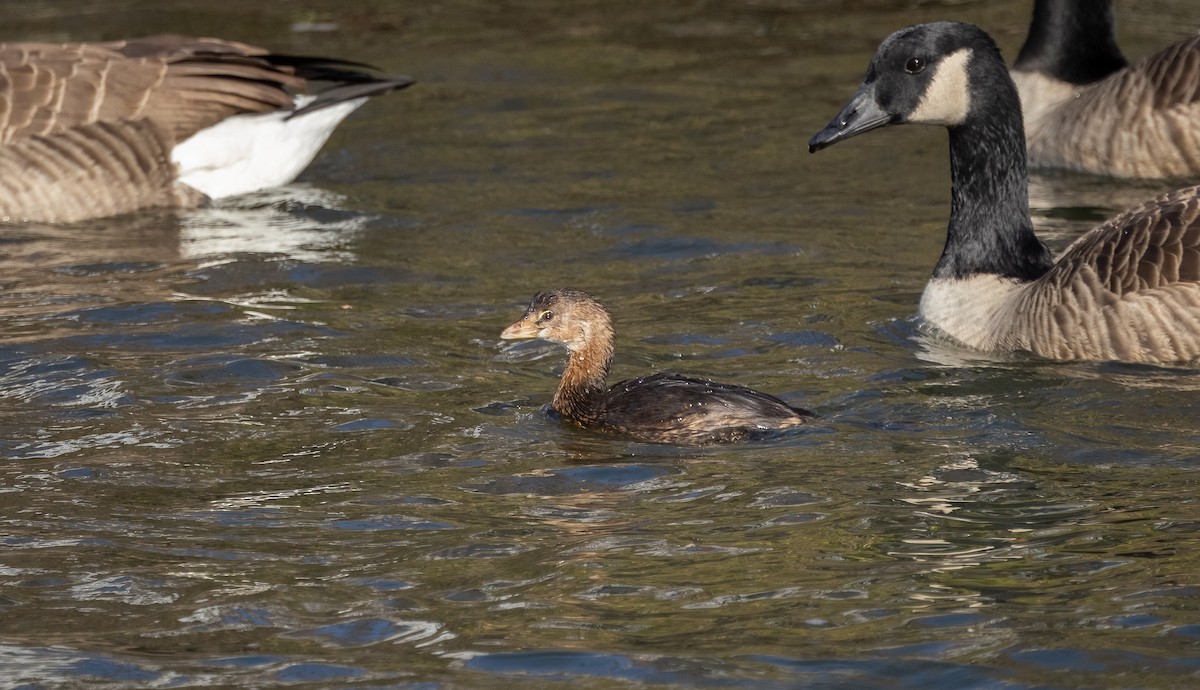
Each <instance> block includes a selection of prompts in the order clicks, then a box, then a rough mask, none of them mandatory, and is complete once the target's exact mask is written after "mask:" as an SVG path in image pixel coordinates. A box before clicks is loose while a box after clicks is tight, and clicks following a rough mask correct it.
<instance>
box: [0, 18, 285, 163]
mask: <svg viewBox="0 0 1200 690" xmlns="http://www.w3.org/2000/svg"><path fill="white" fill-rule="evenodd" d="M304 83H305V80H304V79H303V78H302V77H299V76H297V75H296V74H295V69H294V68H293V67H292V66H290V65H286V64H285V65H276V64H273V63H272V62H271V56H270V54H269V53H267V51H265V50H263V49H261V48H255V47H253V46H249V45H245V44H241V43H235V42H232V41H222V40H217V39H194V38H187V37H183V36H171V35H164V36H151V37H147V38H141V39H133V40H128V41H114V42H109V43H71V44H48V43H4V44H0V103H2V106H3V107H2V108H0V143H8V142H10V141H13V140H17V139H21V138H25V137H30V136H50V135H55V134H58V133H60V132H63V131H66V130H68V129H71V128H73V127H77V126H79V125H83V124H89V123H92V122H121V121H127V120H138V119H149V120H153V121H154V122H156V123H158V124H159V125H160V126H161V127H163V129H164V131H165V132H166V133H168V134H170V135H171V136H172V138H173V139H174V140H176V141H178V140H180V139H182V138H184V137H186V136H188V135H190V134H192V133H194V132H196V131H198V130H200V129H203V128H205V127H208V126H210V125H212V124H215V123H217V122H219V121H221V120H222V119H224V118H226V117H229V116H230V115H234V114H236V113H240V112H268V111H271V110H277V109H281V108H290V107H291V106H292V96H291V93H292V91H295V90H301V89H303V87H304Z"/></svg>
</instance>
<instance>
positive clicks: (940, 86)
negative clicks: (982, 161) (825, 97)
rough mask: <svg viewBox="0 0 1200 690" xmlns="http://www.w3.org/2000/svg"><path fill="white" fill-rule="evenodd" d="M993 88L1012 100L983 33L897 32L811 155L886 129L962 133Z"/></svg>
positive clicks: (930, 28)
mask: <svg viewBox="0 0 1200 690" xmlns="http://www.w3.org/2000/svg"><path fill="white" fill-rule="evenodd" d="M983 54H987V56H988V57H986V58H984V59H980V58H981V56H982V55H983ZM997 64H998V65H999V74H997V68H996V65H997ZM1006 83H1007V86H1006ZM993 87H996V88H999V89H1001V90H1003V89H1005V88H1007V90H1008V91H1010V92H1012V96H1011V97H1012V98H1013V99H1015V98H1016V94H1015V90H1014V89H1013V87H1012V86H1011V80H1009V79H1008V76H1007V73H1006V72H1005V71H1004V63H1003V60H1002V59H1001V58H1000V53H999V49H998V48H996V44H995V43H994V42H993V41H992V39H991V38H990V37H989V36H988V35H987V34H986V33H984V31H983V30H981V29H979V28H978V27H975V26H972V25H970V24H961V23H957V22H936V23H932V24H921V25H918V26H910V27H908V28H905V29H900V30H899V31H897V32H895V33H893V34H892V35H891V36H888V37H887V39H885V40H884V41H883V43H882V44H880V46H879V49H878V50H877V51H876V52H875V56H874V57H873V58H872V59H871V64H870V66H869V67H868V69H867V75H866V77H865V78H864V79H863V82H862V84H861V85H860V86H859V87H858V91H857V92H856V93H855V94H854V97H853V98H851V99H850V102H849V103H847V104H846V105H845V107H843V108H842V110H841V112H839V113H838V114H837V116H835V117H834V118H833V120H831V121H830V122H829V124H828V125H826V126H825V128H824V129H822V130H821V131H820V132H817V133H816V134H815V135H813V137H812V139H811V140H809V142H808V149H809V152H816V151H819V150H821V149H823V148H825V147H827V146H831V145H833V144H836V143H837V142H839V141H842V140H843V139H849V138H850V137H853V136H856V135H858V134H862V133H863V132H869V131H871V130H873V129H878V128H880V127H886V126H888V125H897V124H929V125H942V126H945V127H950V128H953V127H956V126H959V125H962V124H964V123H966V122H967V121H968V120H970V119H971V118H972V116H973V115H975V114H976V113H977V112H980V111H981V109H982V108H984V107H985V106H986V103H985V102H984V101H986V100H988V99H987V98H986V96H987V94H988V93H989V89H992V88H993ZM981 96H982V97H981Z"/></svg>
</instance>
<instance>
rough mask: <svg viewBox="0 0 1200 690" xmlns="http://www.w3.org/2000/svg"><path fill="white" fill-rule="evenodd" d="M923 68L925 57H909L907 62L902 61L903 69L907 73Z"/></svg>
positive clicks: (914, 72)
mask: <svg viewBox="0 0 1200 690" xmlns="http://www.w3.org/2000/svg"><path fill="white" fill-rule="evenodd" d="M923 69H925V58H919V57H914V58H909V59H908V62H906V63H904V71H905V72H908V73H909V74H916V73H917V72H920V71H921V70H923Z"/></svg>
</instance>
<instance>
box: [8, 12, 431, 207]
mask: <svg viewBox="0 0 1200 690" xmlns="http://www.w3.org/2000/svg"><path fill="white" fill-rule="evenodd" d="M362 67H364V65H360V64H358V63H352V62H346V61H343V60H336V59H332V58H319V57H297V56H288V55H276V54H273V53H270V52H268V51H267V50H265V49H263V48H257V47H255V46H251V45H246V44H243V43H235V42H233V41H225V40H221V39H214V38H191V37H185V36H170V35H163V36H151V37H147V38H139V39H132V40H127V41H113V42H110V43H66V44H50V43H4V44H0V103H3V105H4V107H3V108H2V109H0V219H3V220H7V221H17V222H20V221H39V222H76V221H80V220H84V219H87V218H95V217H100V216H107V215H115V214H119V213H127V212H130V211H134V210H136V209H139V208H146V207H150V206H178V207H189V206H195V205H197V204H198V203H200V202H201V201H203V199H204V198H205V197H209V198H219V197H223V196H230V195H233V194H240V193H244V192H249V191H253V190H255V189H262V188H265V187H273V186H278V185H282V184H287V183H288V182H291V181H292V180H293V179H295V177H296V176H297V175H298V174H300V172H301V171H302V170H303V169H304V168H305V166H307V165H308V163H309V162H311V161H312V159H313V157H314V156H316V154H317V151H318V150H319V149H320V148H321V146H322V145H323V144H324V143H325V140H326V139H327V138H328V137H329V135H330V133H331V132H332V131H333V129H334V128H335V127H336V126H337V124H338V123H339V122H340V121H341V120H342V119H343V118H345V117H346V116H347V115H349V114H350V113H351V112H352V111H353V110H354V109H355V108H357V107H358V106H360V105H362V104H363V103H364V102H366V100H367V98H368V97H370V96H373V95H375V94H379V93H383V92H385V91H391V90H394V89H402V88H404V87H406V86H408V85H409V84H411V83H412V80H411V79H409V78H408V77H377V76H375V75H372V74H370V73H368V72H366V71H363V69H361V68H362ZM310 81H321V82H328V83H329V84H330V86H329V87H328V88H326V89H324V90H322V91H319V92H317V93H315V94H309V93H305V92H306V91H308V88H307V87H309V85H310V84H309V83H310Z"/></svg>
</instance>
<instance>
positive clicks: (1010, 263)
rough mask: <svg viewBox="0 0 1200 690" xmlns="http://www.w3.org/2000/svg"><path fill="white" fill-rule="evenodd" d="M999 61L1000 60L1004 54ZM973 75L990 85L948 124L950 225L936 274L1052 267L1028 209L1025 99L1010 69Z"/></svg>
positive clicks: (1021, 273) (1023, 274) (1020, 275)
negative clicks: (960, 119)
mask: <svg viewBox="0 0 1200 690" xmlns="http://www.w3.org/2000/svg"><path fill="white" fill-rule="evenodd" d="M976 64H978V62H977V63H976ZM995 64H997V65H999V66H1000V68H1001V69H1002V68H1003V63H1002V62H1000V61H998V60H997V61H996V62H995ZM979 67H980V68H985V66H984V65H979ZM975 78H976V79H979V80H980V81H982V82H986V86H985V88H979V89H973V90H972V98H973V99H975V100H976V102H974V103H972V108H971V114H970V115H969V116H968V117H967V119H966V120H965V121H964V122H963V123H962V124H959V125H955V126H953V127H950V177H951V178H952V182H953V191H952V194H951V206H950V226H949V228H948V229H947V232H946V247H945V249H944V250H943V251H942V257H941V259H940V260H939V261H938V264H937V267H936V268H935V269H934V277H937V278H965V277H969V276H972V275H979V274H992V275H1000V276H1004V277H1007V278H1017V279H1019V280H1033V279H1034V278H1037V277H1038V276H1040V275H1042V274H1043V273H1045V272H1046V271H1047V270H1049V269H1050V266H1051V265H1052V264H1053V259H1052V258H1051V256H1050V252H1049V250H1047V249H1046V246H1045V245H1044V244H1042V242H1041V240H1039V239H1038V238H1037V236H1036V235H1034V233H1033V221H1032V220H1031V219H1030V217H1029V178H1028V171H1027V168H1026V158H1025V132H1024V129H1023V127H1022V123H1021V106H1020V100H1019V98H1018V96H1017V92H1016V88H1015V87H1014V86H1013V84H1012V80H1011V79H1009V78H1008V75H1007V73H996V74H977V75H976V77H975Z"/></svg>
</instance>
